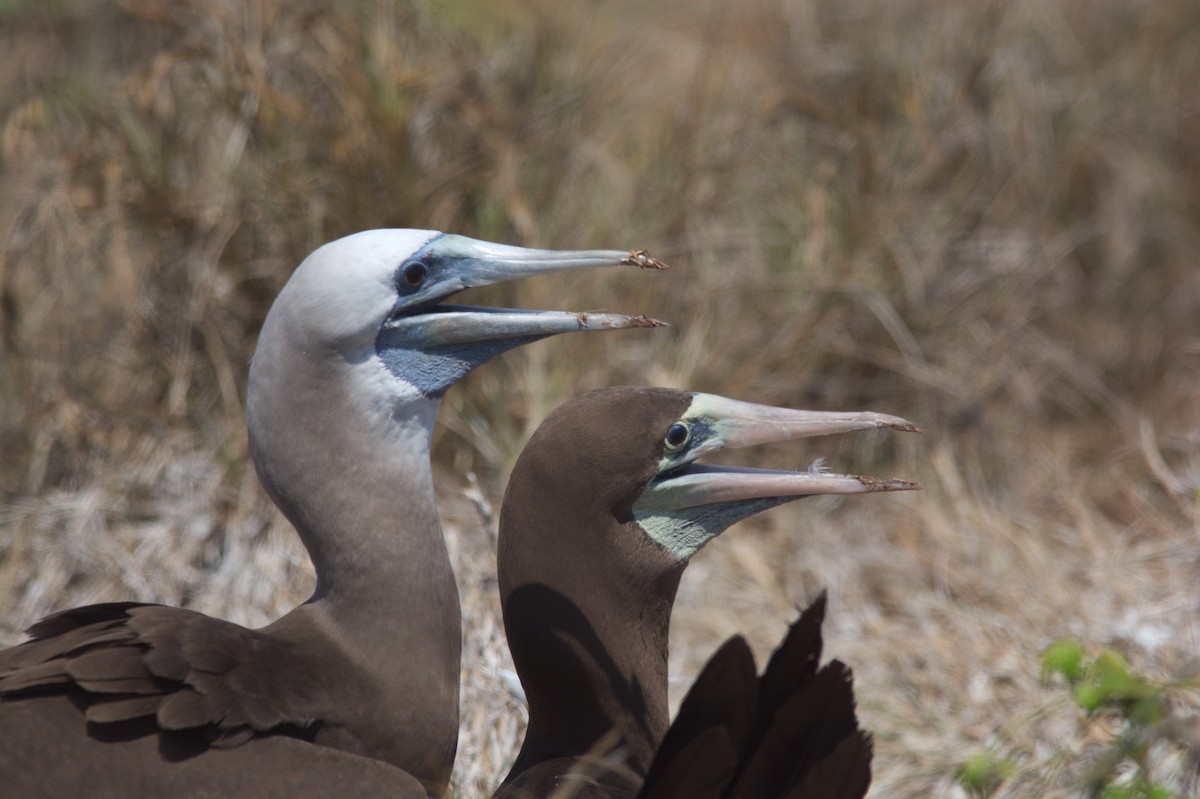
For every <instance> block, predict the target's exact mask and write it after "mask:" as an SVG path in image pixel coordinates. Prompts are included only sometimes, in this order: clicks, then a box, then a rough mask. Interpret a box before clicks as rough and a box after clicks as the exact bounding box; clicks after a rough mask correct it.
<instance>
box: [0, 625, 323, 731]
mask: <svg viewBox="0 0 1200 799" xmlns="http://www.w3.org/2000/svg"><path fill="white" fill-rule="evenodd" d="M28 632H29V634H30V635H31V636H32V640H30V641H27V642H25V643H23V644H20V645H18V646H15V647H12V648H11V649H7V650H4V651H3V652H0V696H2V697H16V696H22V695H28V694H34V693H38V692H45V691H53V692H68V693H71V694H73V695H75V696H77V697H78V698H80V699H82V701H83V703H84V704H85V706H86V714H87V719H88V721H91V722H96V723H100V724H111V723H115V722H121V721H127V720H131V719H137V718H141V717H145V716H153V717H154V719H155V720H156V722H157V725H158V727H159V728H161V729H164V730H185V729H196V730H199V731H201V732H202V733H203V734H204V736H205V738H206V739H207V740H208V741H209V742H210V743H211V744H212V745H214V746H235V745H237V744H240V743H243V742H244V741H246V740H248V739H249V738H250V737H251V736H252V735H253V734H254V733H255V732H264V731H267V730H271V729H275V728H280V727H284V726H293V727H297V728H304V727H308V726H310V725H311V724H313V723H314V722H315V721H317V720H318V710H317V706H316V705H315V704H314V699H316V698H319V697H321V696H324V695H327V692H328V689H329V686H328V685H326V682H327V681H328V680H327V678H326V677H325V676H324V675H323V672H322V670H321V669H320V668H318V667H317V666H316V664H313V663H311V662H310V660H309V658H308V657H306V656H305V653H304V652H303V651H302V649H301V647H299V646H297V645H296V644H294V643H292V642H289V641H286V640H281V639H279V638H277V637H275V636H272V635H268V634H266V633H263V632H259V631H256V630H250V629H247V628H245V627H241V626H239V625H236V624H232V623H230V622H226V621H222V620H220V619H214V618H212V617H210V616H205V615H204V614H202V613H196V612H194V611H189V610H182V609H179V608H170V607H164V606H161V605H142V604H137V603H112V604H106V605H91V606H88V607H83V608H75V609H72V610H67V611H63V612H61V613H56V614H54V615H52V616H48V617H47V618H45V619H43V620H42V621H40V622H38V623H37V624H35V625H34V626H33V627H31V628H30V629H29V631H28ZM285 671H286V673H287V675H288V676H287V679H286V680H281V679H279V677H280V675H281V674H282V673H284V672H285Z"/></svg>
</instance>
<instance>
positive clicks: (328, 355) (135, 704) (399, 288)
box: [0, 230, 661, 795]
mask: <svg viewBox="0 0 1200 799" xmlns="http://www.w3.org/2000/svg"><path fill="white" fill-rule="evenodd" d="M619 264H629V265H632V266H636V267H647V266H652V267H659V268H660V267H661V264H660V263H659V262H657V261H655V260H654V259H652V258H649V256H647V255H646V254H645V253H644V252H643V251H635V252H617V251H605V250H592V251H562V252H556V251H549V250H531V249H525V248H520V247H512V246H505V245H499V244H492V243H489V242H483V241H477V240H474V239H469V238H465V237H462V236H455V235H445V234H441V233H438V232H436V231H420V230H373V231H367V232H363V233H359V234H356V235H353V236H348V237H346V238H343V239H340V240H338V241H335V242H332V243H330V244H327V245H325V246H323V247H321V248H319V249H317V250H316V251H315V252H313V253H312V254H311V255H310V256H309V257H308V258H307V259H305V261H304V262H303V263H302V264H301V265H300V266H299V267H298V268H297V269H296V271H295V273H294V274H293V275H292V276H291V278H290V279H289V281H288V283H287V285H285V286H284V288H283V290H282V291H281V292H280V294H279V297H278V298H277V300H276V301H275V303H274V304H273V305H272V307H271V310H270V312H269V313H268V315H267V318H266V321H265V323H264V325H263V329H262V333H261V335H260V337H259V342H258V347H257V350H256V353H255V355H254V359H253V362H252V364H251V369H250V380H249V384H248V393H247V421H248V429H249V437H250V447H251V452H252V454H253V458H254V463H255V466H256V468H257V471H258V475H259V477H260V479H261V481H262V483H263V485H264V486H265V488H266V490H267V492H268V494H269V495H270V496H271V498H272V499H273V500H274V501H275V503H276V504H277V505H278V506H279V508H280V509H281V510H282V511H283V513H284V514H285V515H286V516H287V518H288V519H289V520H290V521H291V522H292V524H293V525H294V526H295V528H296V530H297V532H298V533H299V534H300V537H301V539H302V540H303V542H304V545H305V547H306V548H307V550H308V552H309V554H310V556H311V557H312V561H313V565H314V567H315V570H316V575H317V586H316V590H315V592H314V594H313V595H312V597H311V598H310V599H309V600H308V601H307V602H305V603H304V604H303V605H301V606H299V607H297V608H296V609H294V610H293V611H291V612H290V613H288V614H287V615H285V616H283V617H282V618H280V619H278V620H277V621H275V622H273V623H272V624H270V625H268V626H266V627H264V628H261V629H257V630H255V629H248V628H245V627H242V626H239V625H236V624H233V623H230V622H227V621H223V620H220V619H215V618H211V617H209V616H205V615H203V614H200V613H196V612H193V611H188V610H182V609H179V608H170V607H163V606H158V605H145V604H137V603H114V604H107V605H97V606H90V607H85V608H78V609H74V610H68V611H64V612H61V613H57V614H55V615H53V616H50V617H48V618H46V619H43V620H42V621H41V622H39V623H37V624H36V625H34V626H33V627H32V628H31V629H30V634H31V635H32V640H31V641H28V642H26V643H23V644H20V645H18V646H16V647H13V648H11V649H8V650H5V651H3V652H0V740H5V741H12V740H14V739H17V738H20V739H22V740H26V741H31V740H37V741H40V742H42V743H43V744H45V746H46V747H47V748H46V749H45V750H44V751H43V752H42V755H41V757H39V758H37V759H29V758H28V757H26V756H25V755H23V754H21V748H20V747H11V746H3V747H0V784H5V783H9V782H10V780H13V779H15V778H16V777H18V776H21V775H25V776H28V774H29V772H30V771H38V770H51V769H53V770H57V773H56V774H55V778H56V779H57V780H58V781H59V782H60V783H61V782H62V781H63V780H64V779H65V780H67V781H68V783H67V784H76V785H79V786H81V787H86V788H87V790H88V791H89V792H91V793H121V792H122V791H123V789H125V788H128V789H130V790H131V791H132V790H134V789H135V788H136V786H139V785H142V784H143V783H140V782H138V779H139V775H138V774H136V773H135V774H129V773H125V772H123V771H122V770H120V769H107V768H106V763H105V761H111V762H117V761H118V760H120V759H121V758H125V760H126V761H129V757H127V752H128V751H133V750H132V749H130V750H127V751H126V752H124V753H120V752H117V751H115V750H116V749H119V748H120V747H121V746H136V747H137V751H139V752H141V753H142V754H141V755H140V757H141V758H142V759H141V760H138V759H137V758H136V757H135V758H134V759H133V760H132V762H133V763H135V764H136V763H143V762H144V763H145V767H146V772H145V774H146V775H149V774H151V773H153V774H160V775H164V776H163V779H164V780H184V781H185V783H186V777H181V776H180V775H181V774H183V773H184V770H182V769H180V770H177V771H172V770H170V769H166V770H164V767H163V764H162V763H161V762H154V763H150V762H147V761H148V760H150V759H153V758H155V757H159V758H161V759H163V760H173V759H180V758H182V759H188V758H190V757H196V756H198V753H205V754H207V755H208V756H207V757H205V758H204V759H203V762H204V764H205V766H204V767H205V768H207V769H209V770H213V769H215V770H217V771H219V770H220V769H221V768H223V766H222V765H221V764H222V762H229V763H234V762H235V760H236V758H233V757H230V758H229V759H228V760H227V761H223V760H222V759H221V758H220V757H219V756H218V755H219V754H220V753H216V754H214V753H213V752H212V751H211V750H214V749H222V750H230V749H232V748H236V747H239V746H250V745H251V744H254V745H255V746H254V747H252V748H253V749H254V751H255V752H261V753H263V754H262V755H261V756H260V762H261V763H262V764H263V767H262V768H263V769H265V770H270V768H271V767H270V766H269V765H268V764H270V763H271V762H273V761H272V759H271V758H272V755H271V754H270V753H272V752H276V753H281V754H278V755H277V757H278V758H279V760H278V761H275V762H278V763H279V764H280V765H281V767H282V764H286V763H290V762H295V761H296V760H297V759H300V760H302V759H303V758H304V755H303V754H300V755H296V751H297V750H296V746H295V745H292V744H287V743H283V744H280V743H279V742H274V743H272V742H271V741H272V737H273V736H274V737H278V736H291V737H294V738H297V739H302V741H309V742H313V743H315V744H318V745H320V746H325V747H330V748H332V749H338V750H343V751H345V752H349V753H352V754H354V755H361V756H364V757H367V758H371V759H374V760H378V761H381V762H382V763H385V764H390V765H391V766H395V767H397V768H398V769H402V770H403V771H405V772H407V773H408V774H411V775H412V777H415V778H416V779H417V780H419V782H420V784H421V785H422V786H423V787H424V790H425V791H427V792H428V793H430V794H433V795H441V794H442V793H443V792H444V791H445V789H446V786H447V784H448V781H449V778H450V771H451V766H452V764H453V760H454V753H455V748H456V745H457V736H458V717H459V708H458V678H459V661H460V650H461V618H460V610H459V599H458V592H457V589H456V586H455V582H454V575H453V573H452V571H451V567H450V561H449V557H448V555H447V551H446V546H445V542H444V541H443V538H442V533H441V528H440V526H439V522H438V516H437V508H436V506H435V499H434V492H433V481H432V473H431V467H430V463H429V443H430V435H431V431H432V428H433V424H434V418H435V416H436V413H437V408H438V404H439V401H440V398H441V396H442V395H443V394H444V393H445V391H446V390H447V389H448V388H449V387H450V386H451V385H453V384H454V383H455V382H457V381H458V380H459V379H461V378H462V377H464V376H465V375H466V374H467V373H468V372H469V371H470V370H471V369H473V368H474V367H476V366H478V365H479V364H481V363H483V362H485V361H487V360H488V359H489V358H491V357H493V356H495V355H497V354H499V353H501V352H503V351H505V350H508V349H511V348H513V347H517V346H520V345H522V344H527V343H530V342H533V341H536V340H538V339H541V338H544V337H547V336H552V335H555V334H558V333H564V332H569V331H574V330H603V329H613V328H629V327H648V326H649V327H652V326H656V325H658V324H660V323H657V322H655V321H653V320H649V319H646V318H645V317H631V316H623V315H616V314H606V313H589V314H577V313H567V312H553V311H524V310H510V309H500V308H479V307H470V306H456V305H448V304H445V303H444V301H445V300H446V299H447V298H448V297H450V296H451V295H453V294H456V293H458V292H459V291H461V290H463V289H466V288H470V287H472V286H483V285H488V284H492V283H496V282H499V281H504V280H511V279H515V278H521V277H528V276H532V275H540V274H545V273H550V272H556V271H563V270H572V269H579V268H586V267H598V266H608V265H619ZM85 720H86V725H85ZM89 735H90V736H92V738H91V739H88V743H87V744H84V743H82V742H81V740H82V739H84V738H85V736H89ZM147 735H150V736H151V737H152V738H155V739H157V741H154V742H150V743H147V742H146V741H144V740H142V739H143V737H144V736H147ZM97 739H103V740H104V741H107V742H110V743H107V744H106V745H104V746H99V745H93V744H95V740H97ZM131 741H132V742H136V741H141V743H140V744H134V743H131ZM264 741H265V742H264ZM118 742H121V743H118ZM181 753H182V754H181ZM238 757H241V758H242V759H246V757H247V756H246V755H242V754H239V756H238ZM249 757H250V761H249V762H253V759H254V758H253V756H249ZM196 762H200V761H196ZM347 762H348V761H347ZM231 768H235V767H233V766H231ZM192 770H193V771H196V769H195V768H193V769H192ZM72 775H77V776H78V781H77V782H71V779H72ZM143 776H144V775H143ZM147 778H149V777H147ZM105 779H108V780H109V782H104V780H105ZM410 779H411V778H410ZM162 784H164V785H165V784H168V783H162Z"/></svg>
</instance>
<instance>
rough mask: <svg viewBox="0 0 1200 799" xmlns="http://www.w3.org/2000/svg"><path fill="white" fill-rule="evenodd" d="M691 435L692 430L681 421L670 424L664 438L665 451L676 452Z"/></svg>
mask: <svg viewBox="0 0 1200 799" xmlns="http://www.w3.org/2000/svg"><path fill="white" fill-rule="evenodd" d="M691 437H692V431H691V430H689V429H688V426H687V425H686V424H684V423H683V422H676V423H675V424H673V425H671V426H670V427H669V428H668V429H667V437H666V438H665V439H664V442H665V444H666V447H667V452H678V451H679V450H680V449H681V448H682V447H683V445H684V444H686V443H687V442H688V439H689V438H691Z"/></svg>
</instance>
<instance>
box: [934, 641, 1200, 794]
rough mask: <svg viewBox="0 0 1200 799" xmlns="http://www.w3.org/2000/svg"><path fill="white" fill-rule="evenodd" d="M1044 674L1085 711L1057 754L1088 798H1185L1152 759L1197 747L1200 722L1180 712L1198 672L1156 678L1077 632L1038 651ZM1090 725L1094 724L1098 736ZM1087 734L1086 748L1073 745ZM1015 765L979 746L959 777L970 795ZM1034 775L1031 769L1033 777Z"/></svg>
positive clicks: (1198, 682)
mask: <svg viewBox="0 0 1200 799" xmlns="http://www.w3.org/2000/svg"><path fill="white" fill-rule="evenodd" d="M1042 679H1043V681H1055V680H1058V681H1062V682H1065V683H1066V685H1067V686H1068V687H1069V688H1070V689H1071V698H1072V699H1073V700H1074V702H1075V704H1076V705H1077V706H1078V708H1079V709H1080V710H1081V711H1083V714H1082V715H1081V716H1080V718H1079V725H1080V733H1079V735H1078V736H1076V737H1074V738H1073V739H1072V740H1071V741H1070V742H1068V743H1067V744H1066V745H1065V746H1064V747H1063V749H1062V751H1061V752H1059V753H1058V754H1057V755H1056V759H1058V760H1060V761H1061V762H1062V763H1063V764H1064V766H1065V768H1066V769H1067V770H1069V771H1071V772H1074V774H1075V775H1076V776H1075V779H1074V783H1075V784H1076V785H1078V787H1079V789H1080V793H1081V794H1082V795H1086V796H1089V797H1092V799H1183V796H1184V795H1183V794H1182V793H1178V792H1176V791H1173V790H1171V789H1170V788H1169V787H1168V786H1166V785H1164V784H1163V783H1162V782H1160V781H1159V780H1158V779H1156V777H1155V773H1154V772H1155V771H1156V770H1157V769H1156V763H1159V762H1163V761H1167V760H1168V759H1170V757H1169V756H1168V755H1167V754H1166V753H1167V752H1170V753H1171V756H1173V757H1174V758H1187V757H1189V756H1190V757H1191V758H1193V759H1195V758H1196V756H1197V755H1198V754H1200V726H1198V725H1197V724H1196V723H1195V719H1194V718H1189V717H1187V716H1185V715H1182V714H1180V712H1179V705H1178V701H1177V700H1178V699H1179V698H1181V697H1186V696H1187V695H1189V694H1190V695H1191V697H1192V698H1193V699H1194V698H1195V695H1196V693H1197V692H1198V691H1200V678H1197V677H1192V678H1191V679H1187V680H1172V681H1170V682H1161V681H1157V680H1154V679H1152V678H1150V677H1148V676H1146V675H1144V674H1141V673H1139V672H1138V671H1137V670H1136V669H1134V668H1133V667H1132V666H1131V665H1130V664H1129V662H1128V661H1127V660H1126V659H1125V658H1124V657H1123V656H1122V655H1121V653H1119V652H1117V651H1116V650H1114V649H1109V648H1105V649H1102V650H1100V651H1099V652H1097V653H1096V654H1095V655H1094V656H1091V657H1089V656H1088V655H1087V654H1086V653H1085V650H1084V646H1083V645H1082V644H1081V643H1080V642H1079V641H1077V640H1074V639H1062V640H1059V641H1055V642H1054V643H1053V644H1051V645H1050V646H1048V647H1046V650H1045V652H1044V653H1043V654H1042ZM1089 726H1099V727H1101V728H1102V730H1103V731H1102V732H1101V733H1100V734H1099V735H1096V734H1091V733H1090V732H1089V730H1088V729H1087V728H1088V727H1089ZM1078 741H1085V742H1086V746H1085V747H1084V749H1083V751H1081V752H1080V751H1072V749H1073V748H1077V747H1078V744H1077V742H1078ZM1016 772H1017V765H1016V763H1015V762H1014V761H1013V760H1010V759H1006V758H1004V757H1002V756H1000V755H997V754H994V753H992V752H989V751H986V750H983V751H978V752H974V753H972V754H971V755H970V757H968V758H967V759H966V760H964V761H963V763H962V765H961V766H960V767H959V769H958V772H957V774H956V778H957V781H958V783H959V785H961V786H962V787H963V788H964V789H965V790H966V791H967V793H968V794H969V795H970V796H972V797H983V798H986V797H989V796H992V795H994V794H995V793H996V792H997V791H998V790H999V789H1000V787H1001V786H1002V785H1003V784H1004V782H1005V781H1006V780H1008V779H1010V778H1012V777H1013V776H1014V775H1015V774H1016ZM1037 777H1038V775H1033V779H1037Z"/></svg>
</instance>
